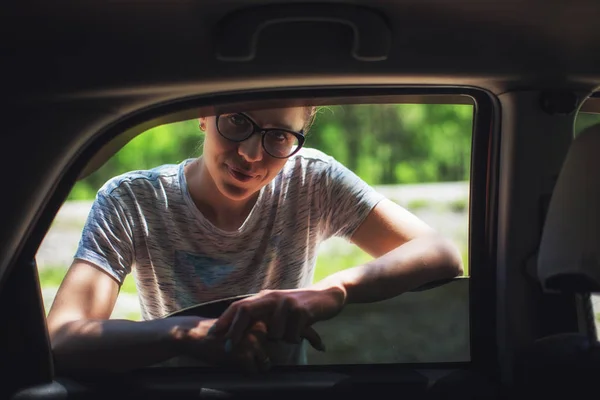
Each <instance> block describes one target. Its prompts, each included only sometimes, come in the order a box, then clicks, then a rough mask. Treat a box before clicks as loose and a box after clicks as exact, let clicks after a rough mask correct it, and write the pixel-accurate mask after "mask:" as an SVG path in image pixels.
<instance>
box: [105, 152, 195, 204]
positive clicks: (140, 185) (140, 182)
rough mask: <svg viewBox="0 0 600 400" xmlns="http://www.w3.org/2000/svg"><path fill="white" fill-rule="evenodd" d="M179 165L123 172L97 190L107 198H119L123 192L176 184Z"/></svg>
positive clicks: (164, 165) (165, 165)
mask: <svg viewBox="0 0 600 400" xmlns="http://www.w3.org/2000/svg"><path fill="white" fill-rule="evenodd" d="M184 162H185V161H184ZM180 167H181V163H180V164H163V165H160V166H157V167H155V168H151V169H139V170H132V171H128V172H125V173H123V174H120V175H117V176H115V177H113V178H111V179H109V180H108V181H107V182H106V183H105V184H104V185H103V186H102V187H101V188H100V190H99V193H103V194H105V195H109V196H119V195H121V194H122V192H123V191H128V192H130V191H131V190H134V191H139V190H145V189H153V188H156V187H157V186H164V185H165V184H167V185H173V184H178V176H179V170H180Z"/></svg>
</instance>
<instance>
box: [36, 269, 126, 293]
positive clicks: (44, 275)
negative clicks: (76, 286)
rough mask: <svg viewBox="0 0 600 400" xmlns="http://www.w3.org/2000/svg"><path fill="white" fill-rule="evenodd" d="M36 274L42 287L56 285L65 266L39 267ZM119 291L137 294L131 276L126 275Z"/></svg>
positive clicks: (62, 277) (63, 274) (61, 279)
mask: <svg viewBox="0 0 600 400" xmlns="http://www.w3.org/2000/svg"><path fill="white" fill-rule="evenodd" d="M38 274H39V277H40V286H41V287H42V288H50V287H58V286H60V284H61V282H62V281H63V279H64V278H65V275H66V274H67V268H65V267H54V266H48V267H44V268H42V269H40V270H39V271H38ZM121 293H129V294H137V289H136V287H135V280H134V279H133V276H131V275H127V277H126V278H125V281H124V282H123V285H121Z"/></svg>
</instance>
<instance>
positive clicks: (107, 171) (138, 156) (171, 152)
mask: <svg viewBox="0 0 600 400" xmlns="http://www.w3.org/2000/svg"><path fill="white" fill-rule="evenodd" d="M203 138H204V134H203V132H202V131H200V129H199V128H198V120H195V119H194V120H188V121H182V122H176V123H172V124H167V125H160V126H157V127H154V128H152V129H150V130H148V131H146V132H144V133H142V134H141V135H138V136H137V137H135V138H134V139H133V140H131V141H130V142H129V143H127V144H126V145H125V146H124V147H123V148H122V149H121V150H120V151H118V152H117V153H116V154H115V155H114V156H113V157H111V158H110V159H109V160H108V161H107V162H106V163H105V164H104V165H103V166H102V167H101V168H99V169H98V170H97V171H96V172H94V173H93V174H91V175H90V176H89V177H87V178H86V179H84V180H82V181H80V182H78V183H77V184H76V185H75V186H74V187H73V189H72V190H71V193H70V195H69V198H68V200H92V199H94V197H95V196H96V192H97V191H98V189H100V187H102V185H103V184H104V183H105V182H106V181H108V180H109V179H110V178H112V177H114V176H117V175H120V174H123V173H125V172H128V171H134V170H139V169H150V168H154V167H157V166H159V165H163V164H174V163H179V162H181V161H183V160H184V159H186V158H192V157H196V156H197V155H198V154H199V153H200V147H201V143H202V139H203Z"/></svg>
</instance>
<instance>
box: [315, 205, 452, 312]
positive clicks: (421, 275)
mask: <svg viewBox="0 0 600 400" xmlns="http://www.w3.org/2000/svg"><path fill="white" fill-rule="evenodd" d="M352 242H354V243H355V244H356V245H358V246H359V247H360V248H361V249H363V250H364V251H366V252H367V253H369V254H370V255H371V256H373V257H375V259H374V260H372V261H370V262H368V263H366V264H364V265H361V266H357V267H354V268H350V269H347V270H343V271H339V272H337V273H335V274H332V275H330V276H328V277H327V278H325V279H323V280H321V281H320V282H318V283H316V284H315V285H313V288H315V289H324V288H329V289H332V290H336V289H337V290H338V292H339V295H340V296H342V297H343V298H344V304H349V303H365V302H373V301H380V300H385V299H388V298H391V297H394V296H397V295H399V294H401V293H404V292H406V291H409V290H411V289H415V288H417V287H419V286H421V285H423V284H426V283H428V282H431V281H434V280H438V279H444V278H452V277H455V276H458V275H462V273H463V267H462V257H461V254H460V252H459V251H458V249H457V248H456V246H454V244H452V243H451V242H450V241H449V240H448V239H446V238H444V237H442V236H441V235H439V234H438V233H436V232H435V231H434V230H433V229H432V228H431V227H429V226H428V225H427V224H425V223H424V222H423V221H421V220H420V219H418V218H417V217H416V216H414V215H413V214H411V213H410V212H408V211H407V210H406V209H404V208H403V207H401V206H399V205H397V204H395V203H394V202H392V201H390V200H382V201H381V202H380V203H379V204H378V205H377V206H376V207H375V208H374V209H373V210H372V211H371V213H370V214H369V215H368V216H367V218H366V219H365V221H364V222H363V223H362V224H361V225H360V226H359V228H358V229H357V230H356V231H355V233H354V234H353V236H352Z"/></svg>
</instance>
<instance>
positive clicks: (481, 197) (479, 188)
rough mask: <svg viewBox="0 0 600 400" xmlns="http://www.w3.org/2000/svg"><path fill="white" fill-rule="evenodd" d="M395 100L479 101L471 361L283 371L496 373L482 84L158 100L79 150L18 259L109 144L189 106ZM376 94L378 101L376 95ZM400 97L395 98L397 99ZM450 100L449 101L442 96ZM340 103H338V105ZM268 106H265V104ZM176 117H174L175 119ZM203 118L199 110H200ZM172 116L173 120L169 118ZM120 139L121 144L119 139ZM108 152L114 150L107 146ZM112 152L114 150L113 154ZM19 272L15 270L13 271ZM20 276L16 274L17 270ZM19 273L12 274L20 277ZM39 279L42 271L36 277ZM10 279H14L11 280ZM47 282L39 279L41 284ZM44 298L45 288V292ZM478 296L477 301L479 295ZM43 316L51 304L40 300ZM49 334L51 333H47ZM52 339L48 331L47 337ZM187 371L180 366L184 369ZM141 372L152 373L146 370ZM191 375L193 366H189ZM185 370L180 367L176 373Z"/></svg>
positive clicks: (492, 120) (491, 171) (491, 178)
mask: <svg viewBox="0 0 600 400" xmlns="http://www.w3.org/2000/svg"><path fill="white" fill-rule="evenodd" d="M373 97H378V98H386V97H387V98H388V99H390V100H389V102H391V103H395V104H401V103H409V102H410V103H415V100H413V99H419V103H424V102H425V101H431V103H430V104H435V103H438V104H468V103H465V101H468V102H469V103H470V102H472V104H473V106H474V108H473V131H472V147H471V171H470V188H469V192H470V202H469V238H468V254H469V255H468V257H469V266H470V276H469V283H470V284H469V316H470V317H469V319H470V339H471V343H470V349H471V361H469V362H464V363H419V364H407V363H404V364H386V365H372V364H361V365H327V366H317V365H312V366H294V367H282V369H281V372H286V371H290V372H300V371H312V372H317V371H323V372H339V373H350V372H351V373H357V372H361V373H362V372H365V371H382V372H384V371H396V372H398V371H415V370H425V369H426V370H432V369H443V370H452V369H456V368H458V369H464V368H469V369H470V368H476V369H477V370H482V371H486V372H490V373H495V372H496V371H497V370H498V355H497V352H496V321H495V317H494V314H495V313H494V312H493V311H491V310H495V303H496V299H495V273H496V272H495V260H496V224H497V201H498V199H497V197H498V173H499V157H498V155H499V147H500V146H499V144H500V143H499V140H500V137H499V119H500V118H499V117H500V115H499V105H498V102H497V99H496V97H495V96H494V95H492V94H491V93H490V92H488V91H485V90H482V89H479V88H474V87H448V86H436V87H398V86H373V85H367V86H359V85H357V86H352V87H316V88H311V87H309V88H283V89H278V90H273V89H267V90H258V91H243V92H234V93H222V94H213V95H206V96H199V97H198V98H185V99H181V100H179V101H176V102H170V103H168V104H157V105H156V106H154V107H151V108H147V109H144V110H141V111H138V112H136V113H133V114H131V115H128V116H125V117H123V118H121V119H120V120H119V122H117V123H115V124H112V125H111V126H107V127H104V128H103V129H101V130H99V131H98V132H97V133H96V134H95V135H94V136H93V137H92V138H91V140H90V141H88V142H87V143H85V144H84V145H83V146H82V147H81V149H80V151H79V152H78V153H77V155H76V156H75V157H74V158H73V160H71V162H70V163H69V165H68V167H67V168H66V170H65V171H64V173H63V175H62V179H61V180H60V181H59V182H57V184H56V186H55V188H56V189H55V191H54V192H53V194H52V195H51V196H50V198H49V201H48V202H47V203H46V206H45V208H44V210H43V211H42V212H41V213H40V215H41V218H40V219H39V220H38V221H37V223H36V225H35V227H34V228H33V230H32V234H31V235H30V237H29V238H28V239H27V241H26V244H25V246H24V247H23V251H22V252H21V254H20V257H19V258H17V259H18V260H22V261H27V260H33V259H35V254H36V252H37V248H38V247H39V244H40V242H41V239H42V238H43V237H44V235H45V233H46V232H47V230H48V228H49V226H50V224H51V222H52V220H53V218H54V216H55V214H56V211H58V209H59V208H60V206H61V205H62V204H63V202H64V201H65V200H66V198H67V196H68V194H69V192H70V190H71V189H72V187H73V186H74V184H75V183H76V181H77V180H78V179H80V178H82V177H83V176H84V175H85V174H82V171H84V170H85V169H86V167H89V165H90V160H93V158H94V156H95V155H96V154H100V153H101V152H103V150H105V149H106V145H107V144H109V143H111V142H112V141H114V140H121V142H122V141H125V142H126V141H128V140H131V138H133V137H135V136H137V134H139V133H141V132H143V131H146V130H148V129H150V128H151V127H153V126H157V125H160V124H162V123H166V122H175V121H174V120H172V118H173V116H176V117H177V118H179V119H178V120H182V119H185V118H181V115H182V114H181V110H183V109H185V110H187V112H189V111H190V110H194V109H196V110H197V109H198V108H202V107H215V106H223V105H226V104H229V105H231V104H240V103H247V102H252V103H253V104H260V102H263V103H265V102H266V103H268V102H277V103H278V104H281V102H282V101H290V100H293V99H305V98H310V99H311V100H315V99H317V100H321V101H323V102H326V103H329V104H332V100H331V99H335V98H338V99H345V101H338V102H337V103H339V104H342V103H344V104H348V103H349V101H348V99H349V98H351V99H352V100H355V101H356V102H357V103H372V98H373ZM369 98H371V100H368V99H369ZM392 99H393V100H392ZM442 100H443V101H442ZM337 103H333V104H337ZM261 107H263V106H261ZM169 115H170V116H171V117H169ZM196 116H197V115H196ZM169 118H171V120H169ZM113 143H114V142H113ZM105 154H107V153H106V152H105ZM109 157H110V155H109ZM13 272H14V271H13ZM11 275H12V276H14V275H15V274H14V273H13V274H11ZM12 276H11V277H12ZM36 278H37V276H36ZM7 283H9V285H10V282H7ZM38 288H39V282H38ZM38 295H39V296H41V294H40V293H38ZM474 298H476V299H477V301H476V302H473V301H471V299H474ZM40 305H41V307H42V309H41V312H42V315H43V303H41V302H40ZM46 335H47V332H46ZM46 337H47V336H46ZM177 370H179V369H177ZM157 372H158V371H157V369H152V368H150V369H148V374H149V375H147V376H149V377H150V376H152V374H154V373H157ZM136 373H139V374H141V375H142V376H144V372H143V371H138V372H136ZM181 373H185V371H183V370H182V371H181ZM175 375H177V373H175Z"/></svg>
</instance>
